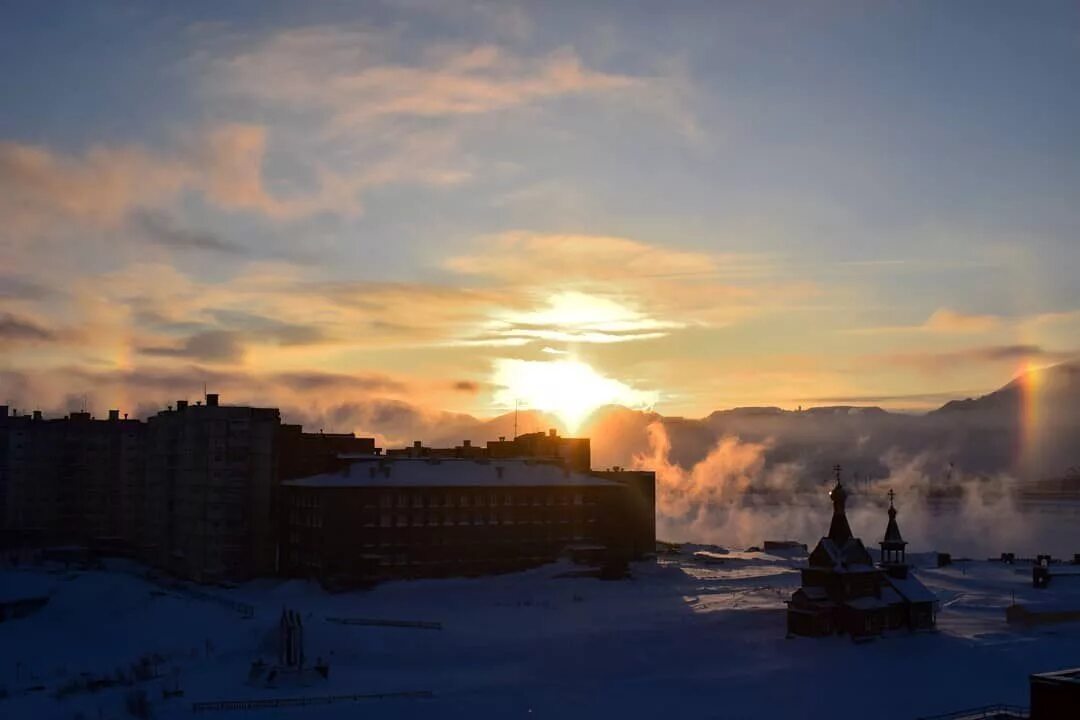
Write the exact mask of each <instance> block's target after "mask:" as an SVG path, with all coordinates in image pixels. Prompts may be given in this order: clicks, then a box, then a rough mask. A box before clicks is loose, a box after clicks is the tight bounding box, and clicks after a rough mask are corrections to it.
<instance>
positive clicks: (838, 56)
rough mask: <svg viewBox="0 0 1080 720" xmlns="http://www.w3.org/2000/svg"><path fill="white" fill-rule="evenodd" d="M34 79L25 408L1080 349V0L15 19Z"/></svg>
mask: <svg viewBox="0 0 1080 720" xmlns="http://www.w3.org/2000/svg"><path fill="white" fill-rule="evenodd" d="M0 66H2V67H3V68H4V72H3V73H0V101H2V103H3V107H4V108H5V111H4V112H3V113H0V143H2V145H0V189H2V190H3V191H4V192H3V194H4V196H5V199H3V200H0V210H2V211H3V212H4V213H5V215H6V216H8V217H9V218H10V219H11V220H10V221H9V222H8V223H7V227H6V228H5V229H3V230H0V233H3V235H0V239H2V240H3V244H2V246H3V249H2V251H0V252H2V259H3V260H4V267H5V270H4V271H2V273H0V290H2V291H3V292H0V303H2V305H0V318H2V319H3V320H4V322H3V324H2V327H3V329H4V330H3V331H4V335H5V339H6V342H8V343H9V347H11V348H12V350H11V352H9V353H5V355H6V357H5V359H4V360H3V361H2V364H0V371H3V372H4V373H5V375H4V377H5V378H6V379H7V381H6V382H5V383H4V385H3V386H0V391H2V392H4V393H7V394H8V395H10V396H11V398H9V399H12V400H13V401H19V402H23V403H39V404H43V405H45V406H47V407H60V406H62V405H63V404H64V402H66V398H68V397H69V396H71V395H73V394H81V393H86V392H87V391H88V388H87V387H86V386H87V385H92V386H93V388H94V389H95V392H96V393H97V394H98V395H100V402H101V403H108V404H110V405H113V404H117V403H121V402H126V403H129V404H130V403H138V402H142V401H145V400H147V399H148V398H154V399H156V395H155V393H158V392H163V390H162V387H161V385H166V386H167V385H168V383H164V382H159V383H158V384H154V383H152V382H151V383H149V384H147V383H148V382H149V381H148V380H147V376H148V375H149V376H152V377H154V378H158V379H159V380H160V377H161V374H171V375H168V376H169V377H172V378H174V379H175V381H176V382H178V383H181V384H182V383H184V382H194V380H192V378H197V377H200V376H202V377H206V376H210V377H214V378H217V379H218V380H219V381H220V382H222V383H223V384H228V387H229V388H230V389H233V388H235V391H236V393H237V394H239V395H240V396H245V399H254V398H252V397H250V396H253V395H254V394H256V393H257V392H271V393H277V395H275V397H274V398H271V399H274V400H275V401H276V402H280V403H282V404H283V405H287V406H294V407H297V408H301V409H311V408H316V409H318V410H321V411H325V409H326V407H327V406H328V403H329V402H330V400H328V399H327V398H325V397H314V396H312V394H311V393H309V392H306V391H304V390H303V389H302V388H301V387H300V386H299V384H297V383H294V384H293V386H290V385H289V384H288V383H284V384H283V383H282V382H281V380H282V378H287V377H290V376H295V375H296V374H299V373H308V374H312V373H314V374H319V375H320V376H324V379H325V380H326V383H328V385H326V386H325V387H333V388H334V394H335V396H336V397H337V398H338V399H340V398H342V397H344V398H355V399H356V400H357V401H358V402H360V401H364V400H366V399H369V398H371V397H373V396H375V395H378V396H379V397H383V396H385V397H387V398H393V399H396V400H397V401H400V402H409V403H414V404H417V405H422V406H424V407H428V408H441V409H447V410H453V411H462V412H470V413H475V414H480V415H484V414H491V413H494V412H498V411H499V410H500V402H501V403H502V404H503V405H505V401H506V398H507V397H514V396H522V397H524V396H529V397H532V396H533V395H535V394H536V393H535V392H533V391H535V389H536V388H535V387H533V388H526V387H517V386H514V383H521V382H540V381H537V380H536V378H537V377H540V376H538V375H537V372H539V373H541V376H542V374H543V373H548V372H549V371H550V373H551V375H550V378H549V381H550V382H553V383H559V382H563V381H567V379H568V378H571V377H573V378H577V379H575V380H573V382H585V383H588V382H594V385H593V387H594V389H595V388H606V389H607V390H605V391H604V392H608V395H605V394H604V392H599V391H598V393H597V394H596V397H597V398H598V402H600V401H602V400H605V399H606V400H610V401H613V402H618V401H621V400H624V401H633V402H636V403H641V402H644V401H642V400H641V398H643V397H645V398H648V402H649V403H654V404H655V406H656V407H657V409H659V410H661V411H666V412H672V413H678V414H697V413H706V412H708V411H710V410H712V409H714V408H717V407H726V406H731V405H745V404H778V405H784V406H795V405H798V404H807V403H811V402H814V401H818V400H820V401H827V400H829V399H830V398H841V397H843V398H849V397H862V398H866V399H867V401H868V402H872V401H873V400H874V398H882V399H887V401H886V400H883V402H884V403H885V404H891V405H893V406H896V407H904V408H915V407H923V406H929V405H931V404H933V403H932V402H931V401H928V400H926V399H925V396H927V395H934V396H935V398H934V402H936V399H937V398H936V396H937V395H941V396H947V395H949V394H950V393H960V394H963V393H967V392H977V391H981V390H988V389H992V388H993V387H995V386H996V385H998V384H1000V383H1002V382H1004V381H1005V380H1007V379H1008V377H1010V376H1011V375H1012V374H1013V373H1015V372H1016V371H1017V370H1018V369H1021V368H1024V367H1027V366H1029V365H1041V364H1049V363H1052V362H1058V361H1062V360H1067V359H1069V358H1071V357H1074V356H1075V354H1076V352H1077V350H1078V348H1077V342H1076V338H1077V337H1080V335H1078V332H1077V331H1078V330H1080V298H1078V297H1077V291H1076V285H1075V279H1074V275H1075V268H1076V267H1080V242H1078V231H1080V212H1078V210H1077V201H1078V200H1080V160H1078V158H1080V152H1078V148H1077V144H1078V141H1077V137H1078V135H1080V134H1078V133H1077V132H1076V130H1077V128H1080V90H1078V89H1077V83H1076V81H1075V79H1076V76H1077V70H1078V68H1080V8H1078V7H1077V6H1076V4H1075V3H1064V2H1063V3H1050V2H1047V3H1039V4H1037V5H1033V6H1032V5H1029V6H1025V7H1020V6H1018V5H1016V4H1015V3H990V2H954V3H855V2H851V3H848V2H822V3H760V2H745V3H734V2H733V3H715V2H678V3H670V4H659V3H588V4H580V3H570V2H565V3H544V4H539V3H522V4H514V3H483V2H462V3H455V2H427V1H425V0H401V1H400V2H383V3H375V2H371V3H303V4H301V3H265V2H259V3H183V4H176V3H171V4H160V5H155V4H152V3H109V2H103V3H93V4H91V3H48V4H43V3H8V4H6V9H5V22H4V23H3V25H2V27H0ZM653 270H656V272H653ZM5 288H6V290H5ZM575 303H576V304H575ZM614 308H618V310H615V309H614ZM241 311H242V313H243V317H241V315H240V314H238V313H241ZM507 318H511V319H510V320H508V319H507ZM508 362H509V363H511V365H507V363H508ZM512 363H519V364H520V365H519V366H517V367H521V368H529V370H528V372H524V373H523V374H521V375H519V376H513V377H511V376H508V375H507V374H506V368H507V367H512V366H513V365H512ZM567 363H579V364H580V365H585V366H587V367H588V368H589V369H590V371H591V372H592V373H593V375H590V376H588V377H592V378H594V380H593V381H589V380H587V379H584V380H583V379H581V376H580V375H579V374H572V373H571V374H569V375H568V374H566V367H567ZM579 369H580V368H579ZM155 373H156V374H155ZM290 374H291V375H290ZM252 378H255V380H252ZM373 378H377V379H379V380H380V382H381V385H378V386H377V387H375V388H374V389H373V386H372V385H371V384H370V382H367V381H370V380H372V379H373ZM524 378H529V380H525V379H524ZM606 380H613V381H615V385H611V384H610V383H607V382H604V381H606ZM229 383H231V384H229ZM507 383H509V384H510V386H508V385H507ZM466 387H467V388H469V390H462V388H466ZM619 387H622V388H623V389H624V390H622V391H620V390H619V389H618V388H619ZM268 388H278V389H276V390H274V389H270V390H268ZM612 388H614V389H612ZM609 391H610V392H609ZM172 394H175V393H170V394H169V395H168V396H169V397H171V395H172ZM29 395H33V397H28V396H29ZM543 395H544V393H543V392H541V393H540V396H543ZM905 396H910V398H909V399H908V400H905V399H904V397H905ZM590 397H591V395H590ZM418 398H422V400H418ZM500 398H501V400H500ZM897 398H900V399H897ZM533 402H536V403H540V402H542V400H541V399H540V398H536V399H534V400H533ZM549 409H556V410H557V408H549Z"/></svg>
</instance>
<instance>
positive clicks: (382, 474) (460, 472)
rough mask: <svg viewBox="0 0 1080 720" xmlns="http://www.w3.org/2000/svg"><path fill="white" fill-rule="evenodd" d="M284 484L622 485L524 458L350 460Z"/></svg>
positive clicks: (419, 485) (385, 485)
mask: <svg viewBox="0 0 1080 720" xmlns="http://www.w3.org/2000/svg"><path fill="white" fill-rule="evenodd" d="M284 484H285V485H292V486H297V487H387V488H397V487H476V486H482V487H505V486H507V485H514V486H519V487H566V486H574V487H580V486H604V487H622V485H621V484H620V483H617V482H615V481H613V480H605V479H603V478H599V477H594V476H592V475H587V474H585V473H581V472H567V471H566V470H564V469H563V467H562V466H561V465H555V464H552V463H545V462H533V461H529V460H504V461H489V460H469V459H459V458H449V459H439V460H425V459H411V458H401V459H393V460H382V461H375V460H372V461H366V462H355V463H352V464H351V465H350V466H349V467H348V468H346V470H345V471H343V472H335V473H323V474H321V475H313V476H311V477H306V478H301V479H299V480H289V481H287V482H285V483H284Z"/></svg>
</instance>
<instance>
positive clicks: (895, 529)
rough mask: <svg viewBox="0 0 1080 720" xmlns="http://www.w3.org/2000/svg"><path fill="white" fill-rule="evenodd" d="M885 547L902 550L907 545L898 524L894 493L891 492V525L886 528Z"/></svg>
mask: <svg viewBox="0 0 1080 720" xmlns="http://www.w3.org/2000/svg"><path fill="white" fill-rule="evenodd" d="M881 544H882V546H883V547H886V548H890V547H898V548H902V547H904V546H905V545H907V543H906V542H904V538H903V537H902V536H901V535H900V526H899V525H897V524H896V507H895V506H894V505H893V491H892V490H890V491H889V524H888V525H886V526H885V539H884V540H882V541H881Z"/></svg>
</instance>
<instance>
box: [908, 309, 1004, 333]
mask: <svg viewBox="0 0 1080 720" xmlns="http://www.w3.org/2000/svg"><path fill="white" fill-rule="evenodd" d="M1000 326H1001V319H1000V318H999V317H997V316H996V315H966V314H964V313H960V312H956V311H955V310H950V309H949V308H941V309H939V310H935V311H934V313H933V314H932V315H931V316H930V317H929V318H927V320H926V322H925V323H924V324H923V327H924V328H925V329H926V330H929V331H930V332H943V333H984V332H989V331H991V330H996V329H997V328H998V327H1000Z"/></svg>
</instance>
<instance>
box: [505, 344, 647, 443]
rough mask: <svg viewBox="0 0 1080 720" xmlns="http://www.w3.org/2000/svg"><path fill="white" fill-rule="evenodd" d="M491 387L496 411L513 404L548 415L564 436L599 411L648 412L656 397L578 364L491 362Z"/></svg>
mask: <svg viewBox="0 0 1080 720" xmlns="http://www.w3.org/2000/svg"><path fill="white" fill-rule="evenodd" d="M492 383H493V384H494V385H495V386H496V387H497V388H498V389H497V390H496V391H495V396H494V403H495V405H496V407H500V408H511V407H515V405H516V404H520V405H521V406H523V407H528V408H532V409H534V410H542V411H543V412H549V413H551V414H552V415H554V416H555V417H557V418H559V420H560V421H561V422H562V423H563V425H564V427H565V429H566V431H567V432H576V431H577V430H578V428H580V427H581V423H582V422H583V421H584V420H585V418H587V417H588V416H589V414H590V413H592V412H593V411H594V410H596V409H597V408H599V407H602V406H604V405H624V406H626V407H629V408H634V409H647V408H651V407H652V406H653V405H654V404H655V403H656V400H657V397H658V395H657V393H656V392H653V391H646V390H638V389H637V388H634V387H631V386H630V385H628V384H626V383H624V382H622V381H620V380H616V379H615V378H611V377H607V376H605V375H602V374H600V373H599V372H597V371H596V370H595V369H593V368H592V367H591V366H590V365H588V364H586V363H584V362H581V361H579V360H550V361H544V360H511V359H506V358H501V359H498V360H496V361H495V372H494V376H493V378H492Z"/></svg>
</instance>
